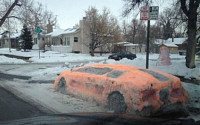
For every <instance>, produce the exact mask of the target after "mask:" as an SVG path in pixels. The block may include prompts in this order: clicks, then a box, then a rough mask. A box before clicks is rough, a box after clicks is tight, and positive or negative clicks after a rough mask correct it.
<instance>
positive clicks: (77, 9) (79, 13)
mask: <svg viewBox="0 0 200 125" xmlns="http://www.w3.org/2000/svg"><path fill="white" fill-rule="evenodd" d="M35 1H39V2H41V3H43V4H44V5H46V6H47V9H48V10H51V11H53V13H54V14H55V15H57V17H58V24H59V26H60V27H61V28H63V29H66V28H70V27H73V26H74V25H75V24H78V23H79V20H80V19H82V18H83V17H84V16H85V10H87V9H88V8H89V6H95V7H96V8H97V9H98V10H100V11H101V10H102V9H103V8H104V7H107V8H109V9H110V11H111V13H112V14H113V15H114V16H116V17H118V19H120V17H121V16H120V15H121V13H122V7H123V1H122V0H35Z"/></svg>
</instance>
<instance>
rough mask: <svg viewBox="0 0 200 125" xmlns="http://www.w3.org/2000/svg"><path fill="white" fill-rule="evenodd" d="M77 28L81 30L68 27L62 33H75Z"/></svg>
mask: <svg viewBox="0 0 200 125" xmlns="http://www.w3.org/2000/svg"><path fill="white" fill-rule="evenodd" d="M77 30H79V28H68V29H66V30H64V32H63V33H62V35H64V34H70V33H74V32H76V31H77Z"/></svg>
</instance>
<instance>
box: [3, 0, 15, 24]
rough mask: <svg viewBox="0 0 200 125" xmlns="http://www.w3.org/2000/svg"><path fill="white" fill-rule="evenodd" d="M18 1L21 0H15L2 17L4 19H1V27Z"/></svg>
mask: <svg viewBox="0 0 200 125" xmlns="http://www.w3.org/2000/svg"><path fill="white" fill-rule="evenodd" d="M18 2H19V0H15V2H14V3H13V4H12V5H11V6H10V8H9V9H8V11H7V12H6V14H5V15H4V16H3V17H2V19H0V27H1V26H2V25H3V23H4V22H5V20H6V18H7V17H8V15H9V14H10V12H11V11H12V10H13V8H14V7H15V6H16V5H17V4H18Z"/></svg>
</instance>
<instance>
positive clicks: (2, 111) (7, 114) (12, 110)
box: [0, 64, 55, 121]
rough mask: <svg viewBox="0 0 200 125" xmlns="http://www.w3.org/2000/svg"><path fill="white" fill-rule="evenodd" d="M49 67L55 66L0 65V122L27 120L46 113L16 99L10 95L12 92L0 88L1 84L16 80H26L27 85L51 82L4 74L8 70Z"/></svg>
mask: <svg viewBox="0 0 200 125" xmlns="http://www.w3.org/2000/svg"><path fill="white" fill-rule="evenodd" d="M48 66H49V67H51V66H55V64H50V65H45V64H42V65H0V121H10V120H16V119H22V118H29V117H35V116H43V115H47V114H48V113H49V112H48V113H47V112H45V111H43V110H41V108H39V107H38V106H36V105H33V104H32V103H28V102H26V101H24V100H23V99H21V98H19V97H17V96H16V95H14V94H13V93H12V91H10V90H7V89H5V88H3V87H2V86H1V84H2V83H3V82H4V83H5V82H7V81H12V82H16V81H17V80H16V79H19V80H27V81H29V83H34V82H52V81H39V80H37V81H34V80H30V79H31V77H30V76H24V75H18V74H16V75H15V74H9V73H6V72H7V71H10V70H18V69H21V68H24V69H25V72H26V70H30V68H36V67H37V68H41V67H48Z"/></svg>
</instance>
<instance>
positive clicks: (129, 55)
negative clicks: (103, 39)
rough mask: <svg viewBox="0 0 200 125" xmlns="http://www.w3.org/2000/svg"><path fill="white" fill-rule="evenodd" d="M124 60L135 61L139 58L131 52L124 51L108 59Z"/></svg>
mask: <svg viewBox="0 0 200 125" xmlns="http://www.w3.org/2000/svg"><path fill="white" fill-rule="evenodd" d="M123 58H127V59H131V60H133V59H135V58H137V56H136V54H133V53H131V52H129V51H122V52H117V53H114V54H112V55H110V56H109V57H108V59H114V60H121V59H123Z"/></svg>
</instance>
